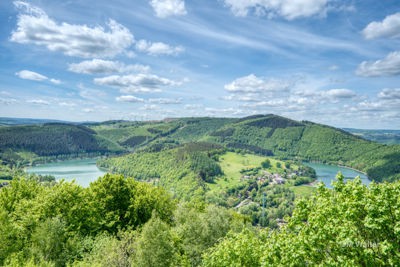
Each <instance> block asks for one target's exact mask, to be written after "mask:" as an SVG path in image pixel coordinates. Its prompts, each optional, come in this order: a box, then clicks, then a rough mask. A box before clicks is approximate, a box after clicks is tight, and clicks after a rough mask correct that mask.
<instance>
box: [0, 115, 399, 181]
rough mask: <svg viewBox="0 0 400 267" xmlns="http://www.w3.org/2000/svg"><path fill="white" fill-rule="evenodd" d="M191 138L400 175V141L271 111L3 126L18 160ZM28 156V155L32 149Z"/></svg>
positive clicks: (168, 144) (6, 149) (148, 147)
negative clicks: (22, 156)
mask: <svg viewBox="0 0 400 267" xmlns="http://www.w3.org/2000/svg"><path fill="white" fill-rule="evenodd" d="M188 142H208V143H215V144H219V145H222V146H224V147H226V148H229V149H233V150H237V151H244V152H248V153H254V154H259V155H264V156H275V157H277V158H280V159H294V160H306V161H321V162H325V163H330V164H335V165H345V166H348V167H352V168H355V169H358V170H360V171H363V172H366V173H367V175H368V176H369V177H370V178H371V179H373V180H376V181H383V180H388V181H394V180H397V179H400V164H399V162H400V145H385V144H380V143H376V142H373V141H369V140H366V139H364V138H361V137H359V136H355V135H352V134H350V133H348V132H346V131H343V130H341V129H337V128H333V127H330V126H326V125H321V124H316V123H312V122H308V121H301V122H299V121H294V120H291V119H288V118H284V117H280V116H276V115H272V114H269V115H255V116H250V117H245V118H240V119H234V118H178V119H169V120H164V121H152V122H129V121H108V122H103V123H92V124H85V125H81V126H77V125H69V124H44V125H32V126H4V127H1V128H0V149H1V151H2V155H3V156H2V158H3V160H4V161H7V158H8V159H10V158H14V159H12V160H15V158H16V159H18V157H20V155H15V153H14V152H17V153H21V152H24V153H34V154H35V155H39V156H57V155H60V154H68V155H74V154H76V153H99V154H105V153H114V152H122V151H124V152H134V151H136V152H139V151H147V152H151V151H152V152H157V151H162V150H164V149H169V148H174V147H177V146H179V145H181V144H185V143H188ZM13 153H14V154H13ZM25 156H26V157H28V158H29V157H30V154H27V155H25ZM12 160H11V161H12Z"/></svg>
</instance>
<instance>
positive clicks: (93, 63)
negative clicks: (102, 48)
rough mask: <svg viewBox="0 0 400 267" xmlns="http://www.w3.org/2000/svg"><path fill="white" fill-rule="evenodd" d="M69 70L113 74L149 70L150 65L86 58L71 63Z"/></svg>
mask: <svg viewBox="0 0 400 267" xmlns="http://www.w3.org/2000/svg"><path fill="white" fill-rule="evenodd" d="M68 70H69V71H72V72H75V73H83V74H111V73H124V72H130V71H133V72H147V71H149V70H150V67H149V66H144V65H141V64H134V65H126V64H124V63H122V62H119V61H110V60H103V59H92V60H85V61H82V62H80V63H72V64H69V67H68Z"/></svg>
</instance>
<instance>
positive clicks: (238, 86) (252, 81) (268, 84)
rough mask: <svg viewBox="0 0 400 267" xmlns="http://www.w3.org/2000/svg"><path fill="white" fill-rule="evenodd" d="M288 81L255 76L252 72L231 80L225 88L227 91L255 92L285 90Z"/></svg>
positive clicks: (288, 86) (288, 85)
mask: <svg viewBox="0 0 400 267" xmlns="http://www.w3.org/2000/svg"><path fill="white" fill-rule="evenodd" d="M289 88H290V83H289V82H287V81H282V80H278V79H268V78H264V77H257V76H255V75H254V74H250V75H248V76H244V77H241V78H237V79H236V80H234V81H233V82H231V83H229V84H226V85H225V90H227V91H229V92H245V93H257V92H263V91H272V92H273V91H287V90H289Z"/></svg>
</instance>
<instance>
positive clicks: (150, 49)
mask: <svg viewBox="0 0 400 267" xmlns="http://www.w3.org/2000/svg"><path fill="white" fill-rule="evenodd" d="M136 49H137V50H139V51H141V52H144V53H147V54H149V55H152V56H158V55H178V54H179V53H182V52H183V51H184V50H185V49H184V48H183V47H182V46H175V47H173V46H170V45H168V44H165V43H162V42H155V43H151V42H148V41H146V40H140V41H138V42H137V43H136Z"/></svg>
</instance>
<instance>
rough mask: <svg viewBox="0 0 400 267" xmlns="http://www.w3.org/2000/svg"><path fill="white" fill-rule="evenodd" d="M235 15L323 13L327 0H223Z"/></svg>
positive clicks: (295, 16)
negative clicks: (251, 12)
mask: <svg viewBox="0 0 400 267" xmlns="http://www.w3.org/2000/svg"><path fill="white" fill-rule="evenodd" d="M224 2H225V5H226V6H228V7H229V8H230V9H231V11H232V13H233V14H234V15H235V16H240V17H245V16H247V15H248V13H249V12H250V11H254V13H255V14H256V15H267V16H268V17H274V16H280V17H283V18H285V19H287V20H293V19H297V18H301V17H310V16H315V15H324V14H325V12H326V10H327V4H328V0H281V1H276V0H252V1H249V0H224Z"/></svg>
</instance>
